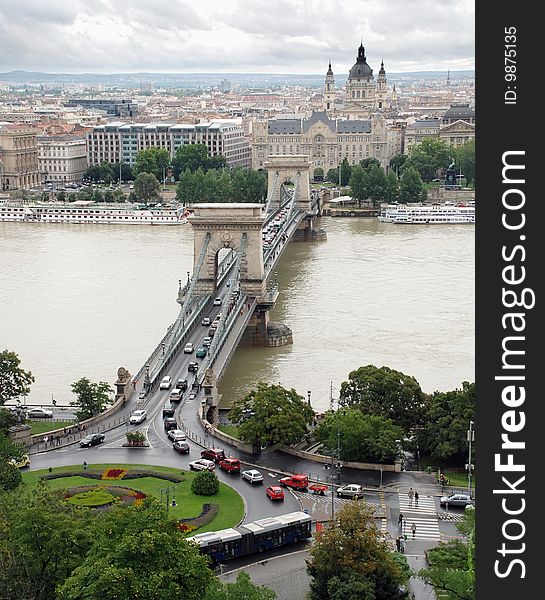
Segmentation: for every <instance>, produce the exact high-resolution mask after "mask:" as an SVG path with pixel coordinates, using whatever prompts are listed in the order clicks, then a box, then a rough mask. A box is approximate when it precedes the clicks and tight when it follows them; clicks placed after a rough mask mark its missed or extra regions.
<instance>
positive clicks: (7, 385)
mask: <svg viewBox="0 0 545 600" xmlns="http://www.w3.org/2000/svg"><path fill="white" fill-rule="evenodd" d="M20 364H21V360H20V359H19V356H18V355H17V354H16V353H15V352H10V351H9V350H7V349H6V350H4V351H2V352H0V406H2V405H4V404H5V403H6V402H7V401H8V400H14V399H15V398H19V397H20V396H26V395H27V394H28V393H29V392H30V384H32V383H34V376H33V375H32V373H31V372H30V371H25V370H23V369H21V367H20Z"/></svg>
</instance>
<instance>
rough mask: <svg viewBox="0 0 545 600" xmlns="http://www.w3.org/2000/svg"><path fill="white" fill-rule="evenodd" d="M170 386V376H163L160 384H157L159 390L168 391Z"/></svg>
mask: <svg viewBox="0 0 545 600" xmlns="http://www.w3.org/2000/svg"><path fill="white" fill-rule="evenodd" d="M171 385H172V377H171V376H170V375H165V376H164V377H163V379H161V383H160V384H159V389H161V390H169V389H170V386H171Z"/></svg>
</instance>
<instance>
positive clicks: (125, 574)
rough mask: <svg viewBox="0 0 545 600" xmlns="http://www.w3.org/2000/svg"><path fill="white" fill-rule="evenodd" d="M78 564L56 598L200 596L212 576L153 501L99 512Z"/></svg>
mask: <svg viewBox="0 0 545 600" xmlns="http://www.w3.org/2000/svg"><path fill="white" fill-rule="evenodd" d="M98 525H99V526H98V530H97V532H96V535H97V539H96V542H95V543H94V544H93V545H92V546H91V547H90V548H89V551H88V552H87V554H86V557H85V559H84V561H83V562H82V564H81V565H80V566H79V568H77V569H76V570H73V571H72V573H71V574H70V575H69V577H68V578H67V579H66V580H65V581H64V583H62V584H61V585H60V586H59V587H58V588H57V595H56V596H55V598H56V599H57V600H81V599H82V598H87V599H89V600H91V599H92V600H94V599H95V598H100V600H130V599H132V598H140V599H141V600H172V599H173V598H184V600H201V599H202V598H203V596H204V595H205V592H206V589H207V588H208V587H209V585H210V583H211V580H212V577H213V575H212V572H211V571H210V570H209V569H208V567H207V559H206V558H205V557H204V556H202V555H201V554H200V553H199V550H198V548H197V547H196V546H194V545H190V544H189V543H188V542H187V541H186V540H185V539H184V538H183V536H182V534H181V533H180V532H179V530H178V529H177V526H176V522H175V521H174V520H169V519H168V516H167V514H166V511H165V510H164V509H163V508H162V507H160V506H158V504H157V503H155V502H153V501H150V500H149V499H146V500H145V501H144V504H143V506H141V507H135V506H132V507H128V508H124V509H118V510H112V511H110V512H109V513H105V514H104V516H103V518H102V519H101V521H100V522H99V524H98Z"/></svg>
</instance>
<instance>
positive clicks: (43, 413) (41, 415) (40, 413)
mask: <svg viewBox="0 0 545 600" xmlns="http://www.w3.org/2000/svg"><path fill="white" fill-rule="evenodd" d="M26 416H27V417H28V418H30V419H52V418H53V411H52V410H49V408H31V409H30V410H29V411H27V414H26Z"/></svg>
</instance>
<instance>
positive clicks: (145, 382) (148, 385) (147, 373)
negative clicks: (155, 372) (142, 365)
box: [144, 364, 151, 391]
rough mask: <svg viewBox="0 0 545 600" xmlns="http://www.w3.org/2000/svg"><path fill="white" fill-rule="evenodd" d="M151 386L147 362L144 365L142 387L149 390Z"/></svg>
mask: <svg viewBox="0 0 545 600" xmlns="http://www.w3.org/2000/svg"><path fill="white" fill-rule="evenodd" d="M150 387H151V382H150V378H149V364H147V365H146V374H145V376H144V388H145V389H146V391H149V389H150Z"/></svg>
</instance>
